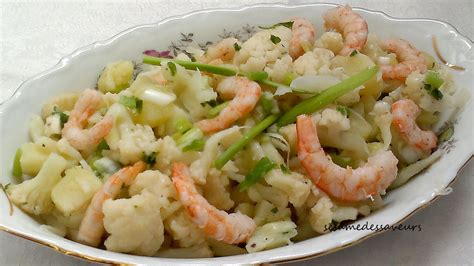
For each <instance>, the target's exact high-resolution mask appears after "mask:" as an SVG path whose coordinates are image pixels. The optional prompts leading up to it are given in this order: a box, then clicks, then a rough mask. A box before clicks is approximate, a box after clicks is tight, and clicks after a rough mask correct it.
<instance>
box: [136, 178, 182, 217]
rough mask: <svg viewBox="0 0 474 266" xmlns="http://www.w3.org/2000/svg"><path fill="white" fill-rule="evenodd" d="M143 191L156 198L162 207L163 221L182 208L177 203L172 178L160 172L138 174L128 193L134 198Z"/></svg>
mask: <svg viewBox="0 0 474 266" xmlns="http://www.w3.org/2000/svg"><path fill="white" fill-rule="evenodd" d="M143 191H147V192H149V193H151V194H152V195H154V196H155V198H156V199H157V201H158V203H159V205H160V213H161V218H162V219H163V220H164V219H166V218H167V217H168V216H170V215H171V214H172V213H174V212H175V211H176V210H178V209H179V208H180V207H181V203H180V202H179V201H177V195H176V190H175V188H174V186H173V183H172V182H171V178H169V177H168V176H167V175H164V174H162V173H161V172H160V171H158V170H147V171H145V172H142V173H140V174H138V175H137V177H136V178H135V182H134V183H133V184H132V185H131V186H130V188H129V191H128V192H129V194H130V195H131V196H134V195H137V194H139V193H142V192H143Z"/></svg>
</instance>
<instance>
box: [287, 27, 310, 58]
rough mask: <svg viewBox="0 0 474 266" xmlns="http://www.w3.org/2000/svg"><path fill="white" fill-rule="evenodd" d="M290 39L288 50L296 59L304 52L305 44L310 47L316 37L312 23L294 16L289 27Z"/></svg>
mask: <svg viewBox="0 0 474 266" xmlns="http://www.w3.org/2000/svg"><path fill="white" fill-rule="evenodd" d="M291 31H292V32H291V40H290V46H289V47H288V52H289V54H290V56H291V58H293V60H296V59H297V58H298V57H300V56H301V55H303V54H304V53H305V49H304V47H305V46H308V47H311V46H312V45H313V43H314V40H315V38H316V29H315V28H314V26H313V24H311V22H309V21H308V20H306V19H302V18H296V19H295V20H293V27H292V28H291Z"/></svg>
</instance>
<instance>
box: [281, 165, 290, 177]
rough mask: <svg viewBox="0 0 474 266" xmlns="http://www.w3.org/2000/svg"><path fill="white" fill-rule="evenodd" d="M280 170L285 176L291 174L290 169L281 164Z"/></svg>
mask: <svg viewBox="0 0 474 266" xmlns="http://www.w3.org/2000/svg"><path fill="white" fill-rule="evenodd" d="M280 169H281V171H282V172H283V173H284V174H287V175H289V174H291V171H290V169H288V167H286V165H284V164H280Z"/></svg>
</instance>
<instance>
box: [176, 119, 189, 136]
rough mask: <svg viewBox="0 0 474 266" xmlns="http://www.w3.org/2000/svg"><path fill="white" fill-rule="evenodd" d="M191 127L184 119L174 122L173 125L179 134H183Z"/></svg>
mask: <svg viewBox="0 0 474 266" xmlns="http://www.w3.org/2000/svg"><path fill="white" fill-rule="evenodd" d="M192 127H193V124H192V123H191V122H189V120H188V119H186V118H180V119H178V120H176V122H175V124H174V128H175V131H176V132H178V133H180V134H184V133H185V132H186V131H188V130H189V129H191V128H192Z"/></svg>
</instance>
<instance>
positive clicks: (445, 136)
mask: <svg viewBox="0 0 474 266" xmlns="http://www.w3.org/2000/svg"><path fill="white" fill-rule="evenodd" d="M453 135H454V127H453V126H449V127H447V128H446V129H445V130H443V132H441V133H440V134H439V135H438V145H439V144H441V143H443V142H445V141H447V140H449V139H450V138H451V137H452V136H453Z"/></svg>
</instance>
